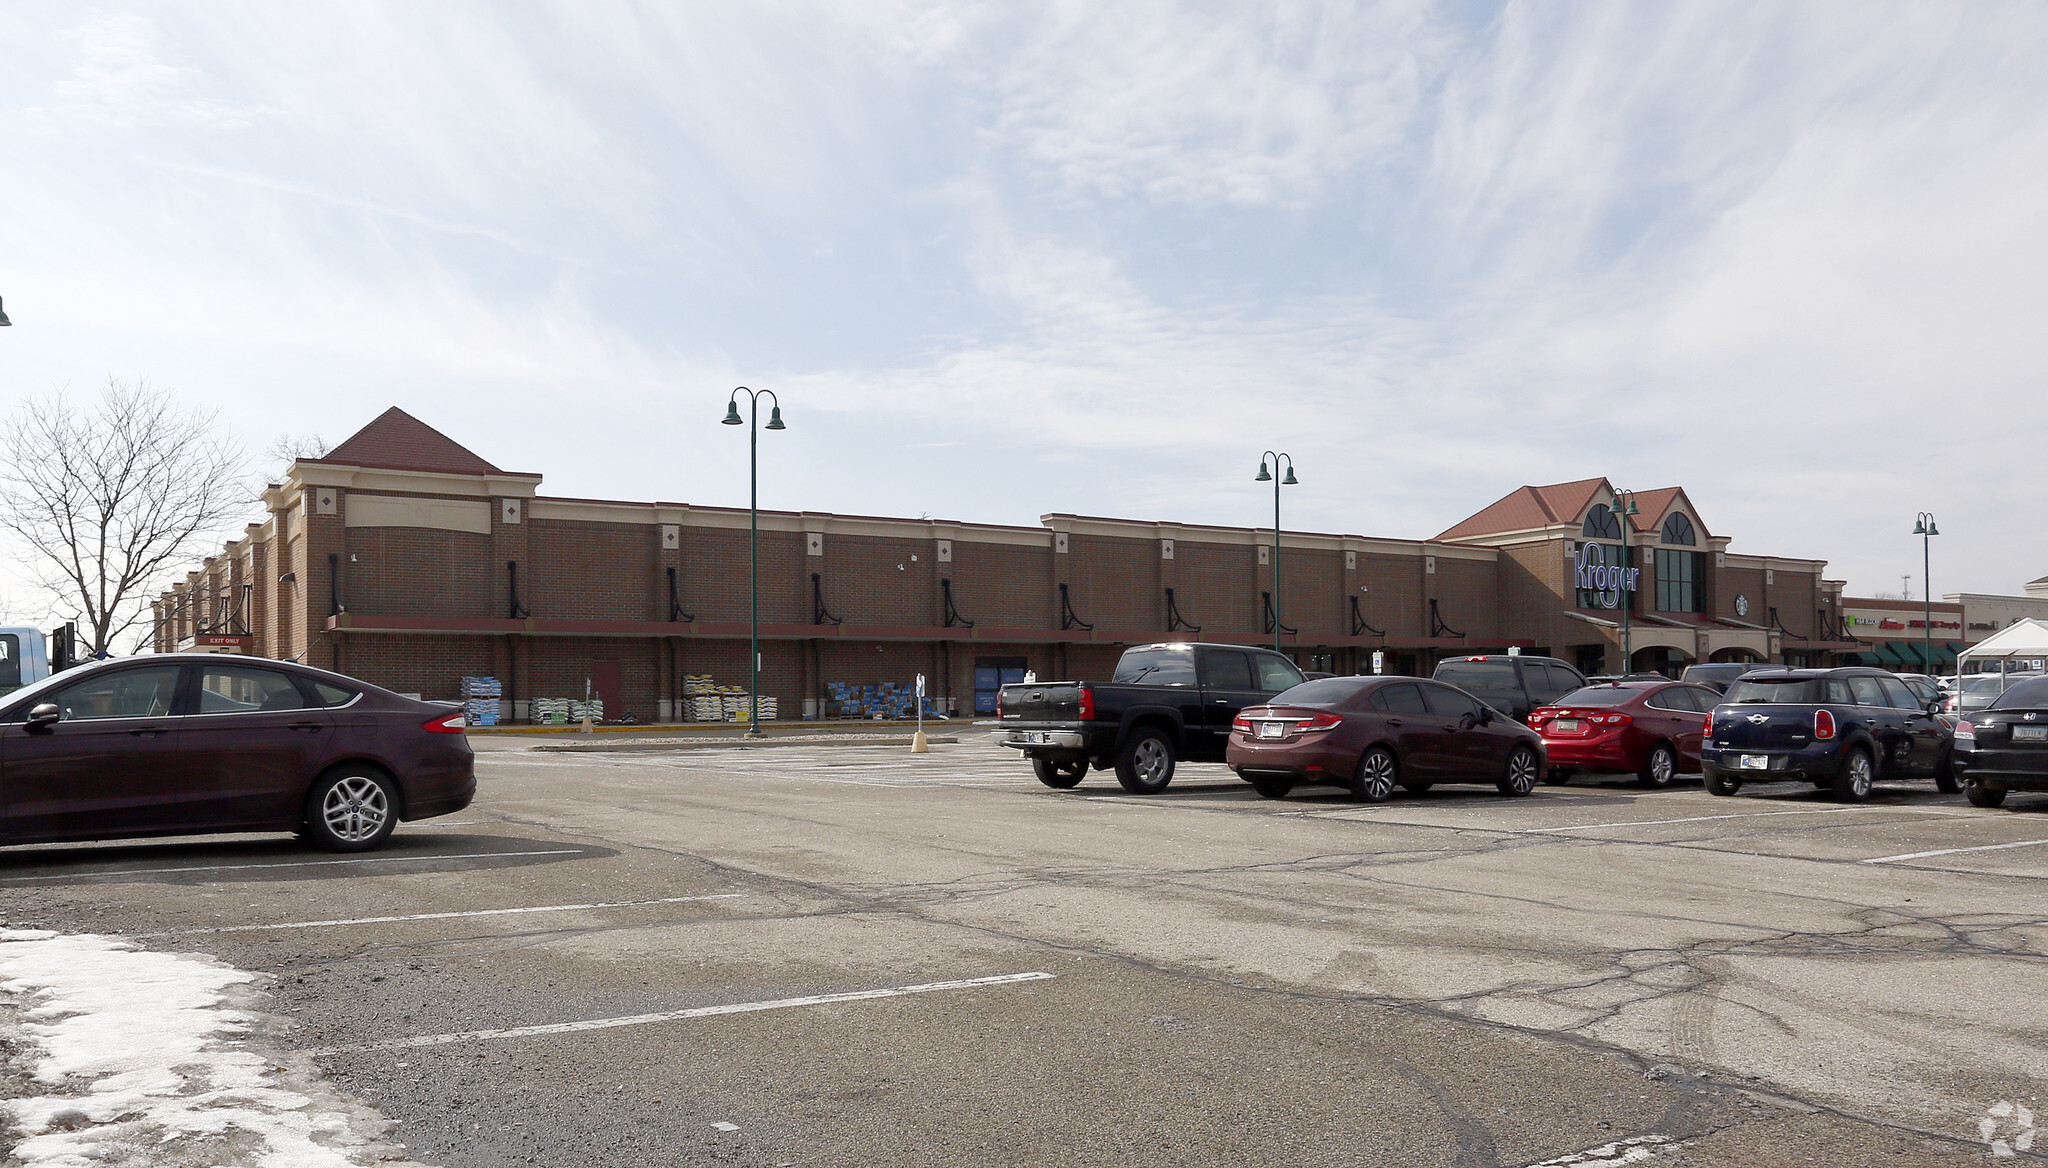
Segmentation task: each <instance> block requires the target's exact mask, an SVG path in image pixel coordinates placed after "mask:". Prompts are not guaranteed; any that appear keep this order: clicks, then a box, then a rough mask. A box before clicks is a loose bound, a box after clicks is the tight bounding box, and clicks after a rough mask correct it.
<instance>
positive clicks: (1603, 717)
mask: <svg viewBox="0 0 2048 1168" xmlns="http://www.w3.org/2000/svg"><path fill="white" fill-rule="evenodd" d="M1586 721H1588V722H1598V723H1599V724H1600V725H1602V726H1626V725H1628V724H1629V723H1630V722H1633V721H1635V718H1634V717H1632V716H1631V715H1628V714H1598V715H1595V716H1593V717H1591V718H1588V719H1586Z"/></svg>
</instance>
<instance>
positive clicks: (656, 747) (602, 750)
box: [527, 734, 960, 754]
mask: <svg viewBox="0 0 2048 1168" xmlns="http://www.w3.org/2000/svg"><path fill="white" fill-rule="evenodd" d="M925 741H926V742H928V743H931V744H933V745H938V744H941V743H949V742H958V741H960V739H959V738H957V737H955V736H953V735H937V736H934V735H930V734H927V735H925ZM771 746H893V747H898V748H900V749H904V750H908V749H910V737H909V735H903V736H901V737H896V736H891V737H887V738H868V737H862V738H855V737H853V736H852V735H850V734H819V735H797V734H785V735H780V736H777V737H770V738H710V739H674V740H667V741H648V740H646V739H640V740H637V741H631V740H629V741H625V742H544V743H541V744H539V745H537V746H530V747H527V749H528V750H530V751H534V752H536V753H540V752H546V753H549V754H623V753H628V752H631V753H645V752H650V751H662V750H725V749H728V748H732V747H738V748H740V749H743V750H760V749H763V748H766V747H771Z"/></svg>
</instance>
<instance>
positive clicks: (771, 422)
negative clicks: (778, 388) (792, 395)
mask: <svg viewBox="0 0 2048 1168" xmlns="http://www.w3.org/2000/svg"><path fill="white" fill-rule="evenodd" d="M768 428H769V429H770V430H787V429H789V427H788V426H785V425H783V424H782V407H781V406H770V407H769V408H768Z"/></svg>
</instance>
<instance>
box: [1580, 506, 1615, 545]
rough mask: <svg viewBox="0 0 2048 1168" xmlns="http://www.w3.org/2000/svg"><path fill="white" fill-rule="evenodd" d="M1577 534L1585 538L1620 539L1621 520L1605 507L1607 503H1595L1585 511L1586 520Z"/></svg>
mask: <svg viewBox="0 0 2048 1168" xmlns="http://www.w3.org/2000/svg"><path fill="white" fill-rule="evenodd" d="M1579 534H1580V535H1583V536H1585V537H1586V538H1587V539H1620V538H1621V520H1619V519H1617V518H1615V516H1614V512H1612V511H1609V510H1608V509H1607V504H1605V503H1595V504H1593V506H1592V508H1591V509H1590V510H1588V511H1587V512H1586V522H1585V523H1584V524H1583V525H1581V526H1580V528H1579Z"/></svg>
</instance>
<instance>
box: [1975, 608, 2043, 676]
mask: <svg viewBox="0 0 2048 1168" xmlns="http://www.w3.org/2000/svg"><path fill="white" fill-rule="evenodd" d="M2016 658H2048V622H2042V621H2038V620H2035V619H2033V618H2032V617H2026V618H2024V619H2021V620H2017V621H2014V622H2013V623H2012V624H2009V625H2007V626H2005V627H2004V628H2002V629H2000V630H1998V631H1997V632H1995V633H1993V634H1991V635H1990V636H1988V637H1986V638H1984V639H1983V640H1981V641H1979V642H1977V643H1976V644H1974V645H1972V646H1970V647H1969V648H1967V649H1965V650H1963V651H1962V652H1961V653H1958V654H1956V672H1957V673H1967V672H1969V670H1968V669H1966V668H1965V667H1964V665H1963V663H1964V662H1966V661H1968V662H1984V661H2003V662H2010V661H2013V660H2014V659H2016Z"/></svg>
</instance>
